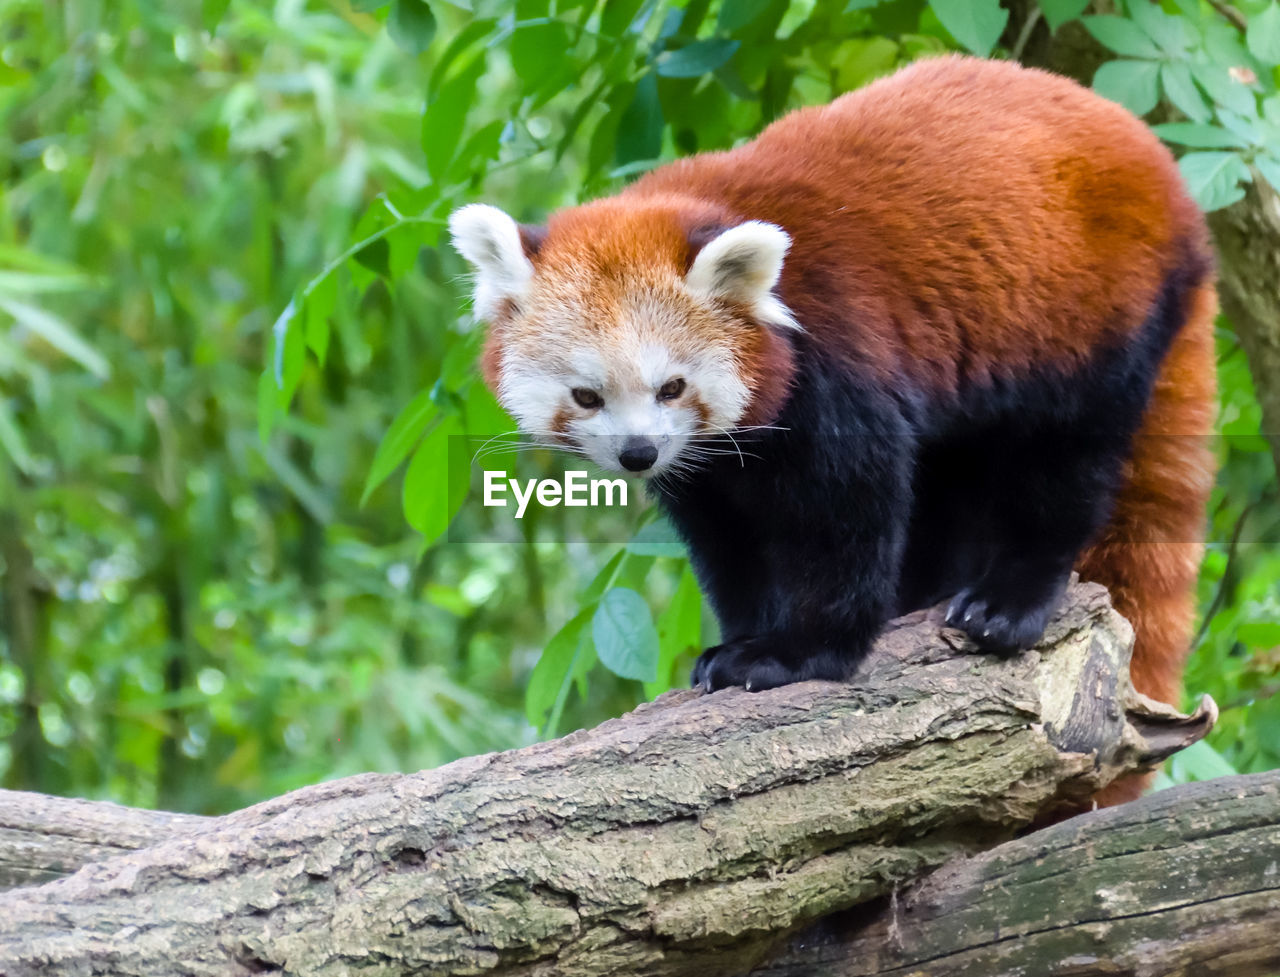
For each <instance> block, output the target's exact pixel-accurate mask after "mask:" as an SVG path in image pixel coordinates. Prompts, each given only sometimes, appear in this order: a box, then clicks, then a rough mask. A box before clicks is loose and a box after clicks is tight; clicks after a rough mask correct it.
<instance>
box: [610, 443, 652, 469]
mask: <svg viewBox="0 0 1280 977" xmlns="http://www.w3.org/2000/svg"><path fill="white" fill-rule="evenodd" d="M657 460H658V449H657V448H656V447H654V445H653V442H652V441H650V440H649V439H648V438H642V437H639V436H638V435H637V436H635V437H630V438H627V440H625V441H624V442H622V450H621V451H619V452H618V461H619V462H621V463H622V467H623V468H625V469H626V470H627V471H629V472H643V471H647V470H648V469H650V468H652V467H653V463H654V462H655V461H657Z"/></svg>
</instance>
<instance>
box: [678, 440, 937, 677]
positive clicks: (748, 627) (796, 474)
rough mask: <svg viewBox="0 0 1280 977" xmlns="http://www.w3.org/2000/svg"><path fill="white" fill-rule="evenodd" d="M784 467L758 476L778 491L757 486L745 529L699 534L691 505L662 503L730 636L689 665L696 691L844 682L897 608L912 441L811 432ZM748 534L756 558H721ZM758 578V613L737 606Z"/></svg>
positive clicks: (905, 527)
mask: <svg viewBox="0 0 1280 977" xmlns="http://www.w3.org/2000/svg"><path fill="white" fill-rule="evenodd" d="M846 430H848V429H847V428H846ZM789 460H790V461H792V462H793V463H795V464H796V465H798V468H793V469H790V470H789V471H788V473H787V474H788V478H787V479H786V480H779V479H777V478H776V477H774V473H768V474H767V475H766V476H765V482H766V484H767V485H770V486H774V487H776V488H777V489H778V490H779V491H780V492H781V494H779V495H770V494H769V493H768V490H764V491H763V494H762V496H761V497H760V498H758V499H756V504H757V505H758V508H754V509H753V511H752V514H751V517H750V519H751V521H752V525H750V526H743V527H742V528H741V530H734V529H733V528H732V527H724V528H722V531H721V533H720V534H718V536H716V537H711V538H700V536H699V534H698V533H697V532H696V531H695V532H692V533H691V532H690V531H689V528H690V521H689V518H688V516H689V513H688V512H687V508H688V501H687V499H686V501H685V502H683V503H677V504H673V505H670V506H669V507H668V508H669V509H670V510H672V516H673V520H674V521H675V523H676V525H677V527H678V528H680V529H681V531H682V532H683V533H684V535H685V538H686V540H687V542H688V543H689V547H690V550H691V554H692V556H693V560H694V564H695V567H698V568H699V575H700V578H701V580H702V582H703V585H704V587H705V588H706V589H707V591H708V594H709V596H710V597H711V601H712V604H713V606H715V607H716V610H717V616H718V617H719V618H720V624H721V629H722V632H723V633H724V635H725V638H726V640H725V642H724V643H723V644H721V645H718V646H716V647H714V648H709V649H708V650H707V651H705V652H704V653H703V654H702V656H701V657H700V658H699V659H698V662H697V664H696V665H695V666H694V670H693V676H692V681H693V684H694V685H695V686H702V687H703V688H704V689H706V690H707V691H714V690H716V689H721V688H726V687H728V686H734V685H737V686H742V687H744V688H747V689H750V690H753V691H757V690H761V689H767V688H774V687H776V686H779V685H786V684H788V683H791V682H800V681H805V680H807V679H831V680H840V679H844V678H847V677H848V675H849V674H850V673H851V672H852V670H853V669H854V667H855V666H856V665H857V664H858V662H859V661H860V660H861V659H862V658H863V657H864V656H865V655H866V653H867V652H868V651H869V650H870V648H871V644H872V642H873V641H874V640H875V638H876V637H877V635H878V634H879V633H880V630H881V628H883V626H884V624H885V622H886V621H887V620H888V619H889V616H890V614H891V613H892V611H893V609H894V606H895V601H896V594H897V589H898V578H899V575H900V572H901V565H902V556H903V550H904V545H905V540H906V533H907V521H908V518H909V515H910V509H911V472H912V467H913V456H912V451H911V448H910V441H909V439H908V438H906V437H905V436H902V435H901V434H898V433H894V434H887V433H883V432H882V433H879V434H870V433H865V432H864V433H863V434H862V435H860V436H849V435H847V434H841V435H840V436H839V437H834V438H827V439H823V438H822V437H817V438H814V439H813V440H812V441H810V442H809V443H808V445H807V447H806V448H805V449H802V450H800V451H797V452H796V453H795V454H794V455H791V456H790V457H789ZM682 506H683V508H684V510H685V511H683V512H682ZM762 521H763V524H762ZM748 531H750V532H752V533H754V534H755V538H757V539H758V540H759V542H760V550H759V552H758V553H757V554H755V557H754V559H752V560H749V561H741V560H738V561H736V562H732V561H731V560H730V559H725V558H724V557H725V554H726V553H727V552H729V551H726V550H725V549H724V548H723V541H724V538H725V537H726V536H728V537H734V536H735V535H742V534H743V533H745V532H748ZM744 578H746V580H747V581H750V583H746V582H745V581H744ZM762 580H763V581H765V583H764V586H763V588H762V589H756V590H755V591H754V592H755V593H756V595H757V599H756V602H755V606H754V607H752V608H749V609H748V608H744V607H742V605H741V602H740V601H738V600H737V599H736V594H737V592H738V590H739V588H740V584H743V585H744V586H748V587H749V586H755V587H756V588H759V582H760V581H762Z"/></svg>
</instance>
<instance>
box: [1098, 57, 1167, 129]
mask: <svg viewBox="0 0 1280 977" xmlns="http://www.w3.org/2000/svg"><path fill="white" fill-rule="evenodd" d="M1159 78H1160V64H1159V62H1157V61H1126V60H1123V59H1120V60H1117V61H1108V62H1106V63H1105V64H1104V65H1102V66H1101V67H1100V68H1099V69H1098V71H1097V74H1095V75H1094V76H1093V90H1094V91H1095V92H1097V93H1098V94H1099V95H1101V96H1103V97H1104V98H1109V99H1111V101H1113V102H1119V103H1120V104H1121V105H1123V106H1124V107H1125V108H1127V109H1128V110H1129V111H1130V112H1132V113H1133V114H1134V115H1138V116H1142V115H1146V114H1147V113H1148V112H1150V111H1151V110H1152V109H1153V108H1155V107H1156V104H1157V103H1158V102H1159V101H1160V87H1159Z"/></svg>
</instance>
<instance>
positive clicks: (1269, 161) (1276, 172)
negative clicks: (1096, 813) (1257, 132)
mask: <svg viewBox="0 0 1280 977" xmlns="http://www.w3.org/2000/svg"><path fill="white" fill-rule="evenodd" d="M1253 165H1254V166H1256V167H1257V168H1258V172H1259V173H1261V174H1262V176H1263V177H1264V178H1265V179H1266V181H1267V182H1268V183H1270V184H1271V188H1272V189H1273V190H1276V191H1277V192H1280V156H1272V155H1270V154H1269V153H1263V154H1262V155H1260V156H1256V157H1254V160H1253Z"/></svg>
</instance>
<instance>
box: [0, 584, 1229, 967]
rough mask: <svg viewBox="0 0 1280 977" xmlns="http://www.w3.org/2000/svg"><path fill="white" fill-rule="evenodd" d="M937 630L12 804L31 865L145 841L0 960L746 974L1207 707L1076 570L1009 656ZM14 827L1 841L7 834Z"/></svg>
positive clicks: (11, 923) (28, 928) (1004, 829)
mask: <svg viewBox="0 0 1280 977" xmlns="http://www.w3.org/2000/svg"><path fill="white" fill-rule="evenodd" d="M939 618H940V612H939V611H938V610H935V611H933V612H928V613H919V614H914V615H911V616H909V617H907V618H903V619H902V620H901V621H898V622H895V624H894V625H892V626H891V627H890V629H889V630H888V632H887V633H886V635H885V636H884V638H883V639H882V640H881V641H880V642H879V643H878V645H877V648H876V650H875V652H874V653H873V656H872V657H871V658H870V659H869V660H868V662H867V663H866V665H865V666H864V667H863V668H862V669H861V670H860V672H859V674H858V676H856V678H855V681H854V683H853V684H834V683H806V684H801V685H793V686H787V687H785V688H782V689H776V690H773V691H770V692H765V693H759V694H754V695H753V694H750V693H745V692H742V691H740V690H728V691H724V692H719V693H716V694H715V695H712V696H701V695H699V694H698V693H695V692H692V691H690V692H680V693H670V694H668V695H667V696H664V697H663V698H662V699H660V700H658V702H656V703H653V704H650V705H647V706H643V707H641V708H640V709H637V710H636V711H635V712H633V713H631V714H630V715H628V716H625V717H623V718H622V719H619V720H614V721H612V722H608V723H605V724H604V725H602V726H600V727H598V728H597V729H594V730H591V731H587V732H578V733H574V734H572V735H570V736H568V737H565V738H563V739H561V740H557V741H555V742H551V743H543V744H538V745H536V746H531V747H527V748H525V749H521V750H514V751H510V752H507V753H500V754H491V755H488V756H482V757H473V758H469V759H465V760H460V761H458V762H456V763H453V764H449V765H448V766H446V767H443V768H441V769H439V770H435V771H428V772H425V773H420V774H414V775H410V776H400V775H376V774H370V775H365V776H360V777H352V778H348V779H345V780H340V781H336V782H333V783H329V784H321V785H318V786H316V787H311V788H307V789H305V790H301V791H297V792H295V793H293V794H289V795H286V796H284V797H282V798H278V799H276V800H273V801H268V802H266V803H264V804H259V805H257V806H255V807H251V808H248V809H246V810H244V811H240V812H238V813H235V814H230V815H227V816H225V817H220V818H213V819H207V820H206V819H177V820H175V821H173V822H170V823H163V822H161V821H154V820H150V818H152V817H154V816H149V815H138V814H137V813H136V812H126V811H122V810H121V809H119V808H115V807H112V806H104V805H92V804H85V803H83V802H65V801H61V802H60V801H54V800H52V799H39V800H38V801H36V802H35V803H36V804H43V805H48V806H47V807H46V809H45V810H44V811H40V810H39V809H38V808H37V807H33V806H31V804H32V799H31V797H30V796H29V795H16V794H10V795H8V796H7V797H6V798H5V804H4V806H3V807H0V818H2V820H0V827H7V829H8V831H7V832H3V833H0V856H3V858H0V861H7V862H8V863H10V864H13V863H15V862H21V863H22V864H21V865H20V866H19V867H21V868H22V869H23V870H24V871H26V872H27V873H29V874H30V873H31V872H33V871H36V870H38V869H40V868H42V867H43V868H44V869H45V870H48V871H57V870H59V866H61V868H62V869H69V868H71V867H73V865H74V863H75V861H76V859H77V857H84V858H86V859H97V858H100V857H102V855H103V854H104V847H98V848H94V847H93V845H95V844H96V845H98V846H105V851H114V850H118V849H120V848H129V847H134V846H137V845H141V846H145V847H141V848H140V849H139V850H137V851H133V852H129V853H126V854H118V855H115V856H114V857H110V858H108V859H107V860H105V861H95V862H92V863H90V864H86V865H85V866H84V867H83V868H81V869H80V870H79V871H77V872H76V873H75V874H74V875H71V876H69V877H67V878H63V879H60V880H58V881H54V882H51V883H48V884H45V885H41V886H37V887H28V888H22V889H17V890H12V891H10V892H8V893H5V894H3V895H0V972H2V973H4V974H5V975H7V977H21V975H26V974H35V973H51V972H53V973H66V974H89V973H103V972H109V973H113V974H156V975H161V974H163V975H165V977H179V975H205V974H219V975H225V974H251V973H254V974H256V973H289V974H303V975H327V974H357V973H359V974H373V973H377V974H441V975H443V974H486V975H504V977H507V975H527V977H534V975H548V977H549V975H551V974H556V975H565V977H592V975H600V977H603V975H610V977H613V975H619V974H643V975H678V974H694V973H696V974H698V975H699V977H713V975H731V974H742V973H744V972H746V971H747V970H749V969H750V968H751V967H752V966H755V965H757V964H758V963H760V962H761V961H762V960H763V959H765V958H766V957H767V955H768V954H769V953H770V952H772V951H774V950H776V949H777V947H778V945H779V943H780V941H781V940H782V939H783V938H785V936H786V935H787V934H788V933H790V932H794V931H795V930H796V929H797V928H798V927H801V926H806V925H810V924H812V923H813V922H815V921H816V920H818V919H819V918H821V917H824V916H826V915H828V914H830V913H833V912H836V911H840V910H844V909H848V908H849V907H852V906H855V905H858V904H860V903H864V902H866V901H867V900H870V899H875V898H877V897H879V896H882V895H884V894H886V893H888V892H890V891H892V890H893V889H894V888H895V887H899V886H901V885H903V884H905V883H907V882H908V881H910V880H912V879H914V878H916V877H918V876H919V875H920V874H921V873H922V872H925V871H927V870H929V869H932V868H935V867H936V866H938V865H941V864H942V863H943V862H945V861H947V860H949V859H950V858H953V857H954V856H956V855H957V854H967V853H973V852H975V851H978V850H980V849H982V848H985V847H989V846H991V845H994V844H996V843H998V842H1000V841H1002V840H1004V839H1007V838H1008V837H1010V836H1011V835H1012V834H1013V833H1014V832H1015V831H1016V830H1017V829H1019V828H1021V827H1025V826H1026V825H1027V824H1028V823H1029V822H1030V821H1031V820H1032V819H1033V818H1034V817H1036V816H1037V815H1038V814H1041V813H1043V812H1044V811H1045V810H1046V809H1050V808H1053V807H1054V805H1055V804H1059V803H1062V802H1064V801H1065V802H1067V803H1073V804H1078V803H1079V802H1080V800H1081V798H1084V797H1086V796H1087V795H1089V794H1090V793H1092V792H1093V791H1095V790H1096V789H1098V788H1099V787H1100V786H1102V785H1103V784H1105V783H1106V782H1108V781H1110V780H1111V779H1113V778H1114V777H1115V776H1118V775H1120V774H1122V773H1127V772H1131V771H1134V770H1139V769H1145V768H1147V767H1149V766H1150V765H1151V764H1153V763H1154V762H1157V761H1158V760H1159V759H1162V758H1163V757H1164V756H1167V755H1168V754H1169V753H1171V752H1173V751H1175V750H1176V749H1179V748H1180V747H1181V746H1184V745H1186V744H1187V743H1189V742H1191V741H1193V740H1194V739H1196V738H1198V737H1199V736H1201V735H1203V734H1204V732H1205V731H1207V729H1208V727H1209V725H1210V724H1211V723H1212V721H1213V717H1214V714H1215V710H1214V708H1213V706H1212V703H1210V702H1206V704H1205V705H1203V706H1202V708H1201V710H1200V711H1199V712H1198V713H1197V714H1196V715H1195V716H1193V717H1179V716H1178V715H1177V714H1176V713H1175V712H1174V711H1173V710H1172V709H1170V708H1168V707H1165V706H1161V705H1158V704H1156V703H1152V702H1151V701H1150V700H1147V699H1145V698H1144V697H1142V696H1140V695H1138V694H1136V693H1134V692H1133V690H1132V688H1131V687H1130V685H1129V682H1128V672H1127V662H1128V652H1129V647H1130V643H1131V630H1130V629H1129V627H1128V625H1127V624H1126V623H1125V622H1124V620H1123V619H1122V618H1120V617H1119V616H1118V615H1117V614H1116V613H1115V612H1114V611H1113V610H1112V609H1111V607H1110V605H1109V603H1108V601H1107V598H1106V594H1105V591H1103V590H1102V588H1100V587H1097V586H1096V585H1088V584H1076V585H1074V586H1073V587H1072V588H1071V590H1070V591H1069V594H1068V598H1067V600H1066V602H1065V604H1064V607H1063V609H1062V611H1061V612H1060V613H1059V614H1058V616H1057V617H1056V618H1055V620H1054V621H1053V623H1052V624H1051V625H1050V628H1049V630H1048V631H1047V633H1046V635H1045V639H1044V641H1043V643H1042V645H1041V646H1040V650H1038V651H1031V652H1027V653H1025V654H1022V655H1017V656H1014V657H1011V658H995V657H990V656H981V655H977V654H974V653H973V652H972V649H971V648H970V647H968V646H966V645H965V644H964V642H963V640H962V639H961V638H960V636H959V635H958V633H957V632H955V631H951V630H949V629H946V628H945V627H942V626H941V624H940V620H939ZM67 812H72V813H74V815H75V816H76V818H78V819H79V820H78V822H77V825H76V826H73V828H72V829H70V830H69V829H68V828H67V826H66V823H65V821H66V814H67ZM41 825H43V826H44V828H43V830H44V831H45V832H46V833H47V834H49V835H52V836H54V837H52V838H51V839H50V847H49V848H48V849H42V848H41V847H40V845H39V844H38V843H37V842H36V841H35V840H34V839H36V838H38V836H39V834H40V831H41ZM94 825H99V826H100V827H97V828H95V827H94ZM15 830H17V831H20V832H21V837H22V846H23V847H21V851H22V852H25V856H24V857H18V856H15V854H14V852H13V851H12V850H11V851H9V852H5V851H4V850H3V847H2V846H3V843H4V841H5V839H6V838H8V837H11V836H12V834H13V832H14V831H15ZM68 837H72V838H73V839H74V840H75V841H76V842H77V843H79V844H85V843H89V846H88V847H84V848H80V849H75V850H73V851H71V853H68V848H67V845H66V839H67V838H68ZM46 854H50V855H51V856H52V857H50V858H46V857H45V856H46ZM41 859H44V863H43V865H41Z"/></svg>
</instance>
